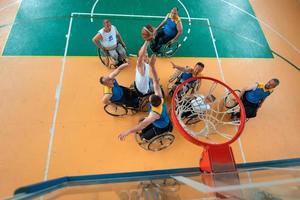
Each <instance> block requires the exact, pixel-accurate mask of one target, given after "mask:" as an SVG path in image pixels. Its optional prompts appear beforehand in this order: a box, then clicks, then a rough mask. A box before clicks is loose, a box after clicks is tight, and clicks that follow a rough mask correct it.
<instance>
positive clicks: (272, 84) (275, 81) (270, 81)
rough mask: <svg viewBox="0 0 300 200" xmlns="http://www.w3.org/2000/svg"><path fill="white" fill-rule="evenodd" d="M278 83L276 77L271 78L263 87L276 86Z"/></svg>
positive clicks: (270, 87)
mask: <svg viewBox="0 0 300 200" xmlns="http://www.w3.org/2000/svg"><path fill="white" fill-rule="evenodd" d="M279 83H280V82H279V80H278V79H277V78H273V79H271V80H269V81H268V82H267V83H266V85H265V88H267V89H273V88H275V87H277V86H278V85H279Z"/></svg>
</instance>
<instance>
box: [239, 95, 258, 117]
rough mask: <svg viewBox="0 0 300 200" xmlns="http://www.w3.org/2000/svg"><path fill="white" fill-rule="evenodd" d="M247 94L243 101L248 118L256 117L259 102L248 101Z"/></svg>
mask: <svg viewBox="0 0 300 200" xmlns="http://www.w3.org/2000/svg"><path fill="white" fill-rule="evenodd" d="M245 94H246V92H245ZM245 94H244V95H243V98H242V102H243V104H244V107H245V112H246V118H254V117H256V113H257V110H258V107H259V104H255V103H251V102H249V101H247V98H246V96H245Z"/></svg>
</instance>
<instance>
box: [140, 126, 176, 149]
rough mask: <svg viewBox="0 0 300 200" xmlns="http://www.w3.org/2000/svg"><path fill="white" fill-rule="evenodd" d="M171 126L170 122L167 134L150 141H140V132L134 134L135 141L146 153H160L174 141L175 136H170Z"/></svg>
mask: <svg viewBox="0 0 300 200" xmlns="http://www.w3.org/2000/svg"><path fill="white" fill-rule="evenodd" d="M172 130H173V125H172V123H171V122H170V125H169V130H168V131H167V132H164V133H161V134H159V135H156V136H155V137H153V138H151V139H150V140H146V139H142V138H141V137H140V134H141V132H137V133H136V134H135V140H136V142H137V143H138V145H139V146H141V147H142V148H143V149H145V150H147V151H154V152H156V151H160V150H163V149H165V148H167V147H169V146H170V145H171V144H172V143H173V142H174V140H175V136H174V135H173V134H172Z"/></svg>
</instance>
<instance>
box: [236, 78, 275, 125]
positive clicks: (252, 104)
mask: <svg viewBox="0 0 300 200" xmlns="http://www.w3.org/2000/svg"><path fill="white" fill-rule="evenodd" d="M279 83H280V82H279V80H278V79H276V78H273V79H271V80H269V81H268V82H267V83H266V84H264V83H256V84H255V85H253V86H251V87H247V88H244V89H243V90H242V91H241V99H242V102H243V104H244V107H245V112H246V118H254V117H256V113H257V110H258V108H260V107H261V105H262V103H263V102H264V101H265V100H266V98H267V97H268V96H269V95H270V94H271V93H272V92H273V90H274V88H275V87H277V86H278V85H279ZM239 114H240V113H235V114H233V118H234V119H235V118H239Z"/></svg>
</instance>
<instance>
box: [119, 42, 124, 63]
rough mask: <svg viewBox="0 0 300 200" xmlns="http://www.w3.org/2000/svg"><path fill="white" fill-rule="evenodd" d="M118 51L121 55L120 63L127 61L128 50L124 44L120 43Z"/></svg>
mask: <svg viewBox="0 0 300 200" xmlns="http://www.w3.org/2000/svg"><path fill="white" fill-rule="evenodd" d="M117 51H118V53H119V58H118V59H119V61H124V60H125V59H126V50H125V48H124V47H123V45H122V44H120V43H118V46H117Z"/></svg>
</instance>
